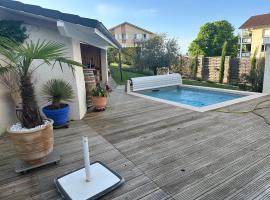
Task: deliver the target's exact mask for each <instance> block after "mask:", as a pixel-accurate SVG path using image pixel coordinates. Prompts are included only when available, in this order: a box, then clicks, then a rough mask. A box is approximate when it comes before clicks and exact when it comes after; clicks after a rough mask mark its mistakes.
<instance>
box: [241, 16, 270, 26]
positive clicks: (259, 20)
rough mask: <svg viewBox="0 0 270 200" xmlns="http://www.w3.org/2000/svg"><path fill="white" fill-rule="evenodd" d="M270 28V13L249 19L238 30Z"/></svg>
mask: <svg viewBox="0 0 270 200" xmlns="http://www.w3.org/2000/svg"><path fill="white" fill-rule="evenodd" d="M262 26H270V13H268V14H262V15H255V16H252V17H250V18H249V19H248V20H247V21H246V22H245V23H244V24H242V26H240V29H246V28H255V27H262Z"/></svg>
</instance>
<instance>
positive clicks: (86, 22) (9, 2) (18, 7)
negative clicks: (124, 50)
mask: <svg viewBox="0 0 270 200" xmlns="http://www.w3.org/2000/svg"><path fill="white" fill-rule="evenodd" d="M0 7H3V8H8V9H12V10H15V11H20V12H25V13H29V14H34V15H39V16H43V17H47V18H51V19H55V20H62V21H65V22H69V23H72V24H79V25H82V26H85V27H90V28H96V29H98V30H99V31H100V32H101V33H102V34H104V35H105V36H106V37H107V38H108V39H109V40H110V41H111V42H112V43H114V44H115V45H116V46H117V47H119V48H121V45H120V44H119V42H118V41H117V40H116V39H115V38H114V37H113V35H112V34H111V33H110V31H108V29H107V28H106V27H105V26H104V25H103V24H102V23H101V22H99V21H98V20H95V19H89V18H84V17H80V16H78V15H73V14H68V13H62V12H60V11H57V10H52V9H47V8H42V7H40V6H35V5H30V4H24V3H21V2H19V1H13V0H0Z"/></svg>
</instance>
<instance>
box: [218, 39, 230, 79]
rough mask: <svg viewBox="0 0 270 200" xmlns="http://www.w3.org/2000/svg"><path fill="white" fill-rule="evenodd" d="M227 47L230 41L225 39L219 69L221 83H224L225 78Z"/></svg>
mask: <svg viewBox="0 0 270 200" xmlns="http://www.w3.org/2000/svg"><path fill="white" fill-rule="evenodd" d="M227 48H228V42H227V41H225V42H224V44H223V46H222V53H221V63H220V69H219V83H222V82H223V78H224V68H225V58H226V55H227Z"/></svg>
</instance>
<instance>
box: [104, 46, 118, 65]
mask: <svg viewBox="0 0 270 200" xmlns="http://www.w3.org/2000/svg"><path fill="white" fill-rule="evenodd" d="M118 53H119V50H118V49H115V48H109V49H108V50H107V59H108V64H109V65H110V64H111V63H114V62H118Z"/></svg>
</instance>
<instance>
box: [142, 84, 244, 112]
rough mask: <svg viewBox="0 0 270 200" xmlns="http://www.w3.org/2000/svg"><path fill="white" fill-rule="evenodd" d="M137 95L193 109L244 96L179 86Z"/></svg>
mask: <svg viewBox="0 0 270 200" xmlns="http://www.w3.org/2000/svg"><path fill="white" fill-rule="evenodd" d="M138 93H140V94H144V95H147V96H150V97H155V98H160V99H164V100H169V101H174V102H178V103H183V104H187V105H190V106H195V107H203V106H209V105H213V104H216V103H220V102H224V101H228V100H232V99H236V98H240V97H244V96H246V95H243V94H233V93H225V92H217V91H210V90H204V89H198V88H188V87H179V86H174V87H166V88H159V89H153V90H144V91H138Z"/></svg>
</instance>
